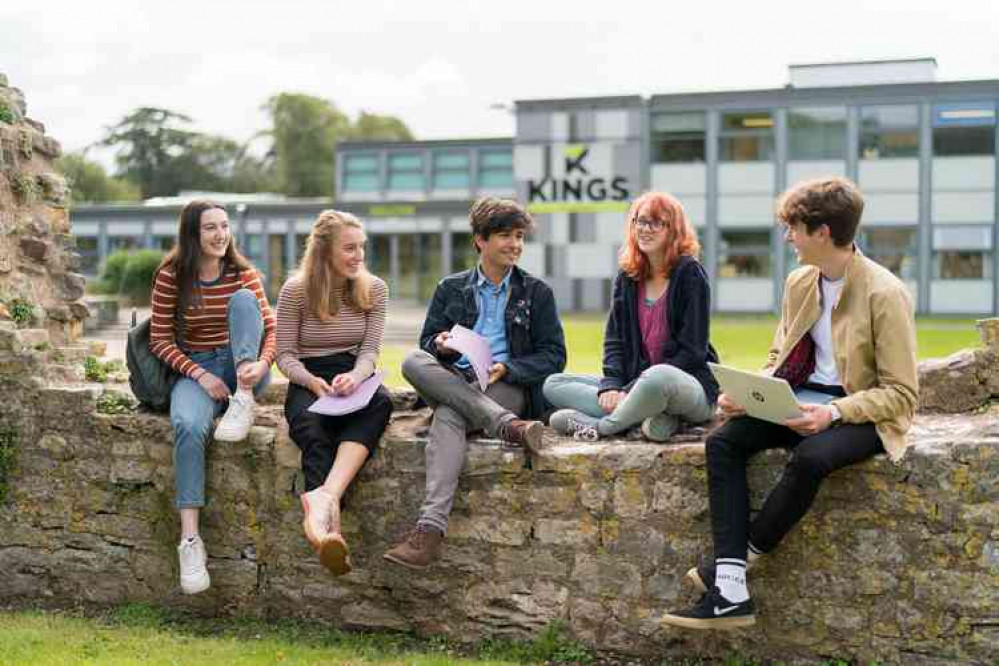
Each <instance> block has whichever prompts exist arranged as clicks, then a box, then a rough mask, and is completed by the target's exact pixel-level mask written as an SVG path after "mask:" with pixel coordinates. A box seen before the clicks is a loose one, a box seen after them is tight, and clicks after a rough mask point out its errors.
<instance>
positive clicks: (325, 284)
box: [277, 210, 392, 575]
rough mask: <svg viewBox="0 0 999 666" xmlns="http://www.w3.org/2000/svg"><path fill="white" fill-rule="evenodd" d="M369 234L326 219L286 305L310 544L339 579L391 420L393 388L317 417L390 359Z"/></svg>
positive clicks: (283, 337)
mask: <svg viewBox="0 0 999 666" xmlns="http://www.w3.org/2000/svg"><path fill="white" fill-rule="evenodd" d="M364 243H365V236H364V229H363V228H362V226H361V222H360V221H359V220H358V219H357V218H356V217H354V216H353V215H351V214H349V213H342V212H340V211H335V210H327V211H323V212H322V213H320V215H319V219H318V220H316V223H315V225H314V226H313V227H312V233H311V234H309V240H308V242H307V244H306V249H305V257H304V258H303V260H302V266H301V269H300V270H299V271H298V273H297V274H296V275H294V276H292V277H291V278H289V279H288V281H287V282H285V284H284V286H283V287H282V288H281V295H280V297H279V299H278V316H277V321H278V324H277V346H278V356H277V364H278V368H279V369H280V370H281V372H283V373H284V374H285V375H286V376H287V377H288V380H289V382H290V385H289V386H288V396H287V399H286V401H285V405H284V413H285V418H287V419H288V431H289V434H290V435H291V438H292V440H293V441H294V442H295V444H297V445H298V447H299V448H300V449H302V470H303V471H304V473H305V489H306V492H305V493H303V494H302V508H303V509H304V512H305V518H304V521H303V527H304V529H305V536H306V538H307V539H308V540H309V543H310V544H312V547H313V548H314V549H315V550H316V552H318V553H319V561H320V562H321V563H322V564H323V566H325V567H326V568H327V569H329V570H330V572H332V573H333V574H334V575H341V574H344V573H347V572H348V571H350V559H349V556H348V550H347V543H346V541H345V540H344V538H343V535H342V534H341V531H340V501H341V498H342V497H343V494H344V492H346V490H347V487H348V486H349V485H350V482H351V481H353V479H354V476H356V475H357V472H358V471H359V470H360V469H361V466H362V465H363V464H364V461H365V460H367V459H368V457H369V456H370V455H371V454H372V453H374V451H375V449H376V447H377V446H378V440H379V439H380V438H381V436H382V433H383V432H384V431H385V427H386V426H387V425H388V421H389V416H390V415H391V413H392V401H391V400H390V398H389V395H388V392H387V391H386V390H385V388H384V387H379V389H378V391H377V392H376V393H375V394H374V396H373V397H372V398H371V401H370V402H369V403H368V404H367V406H366V407H363V408H362V409H361V410H359V411H356V412H353V413H350V414H344V415H341V416H328V415H323V414H317V413H315V412H310V411H309V407H310V406H312V404H313V403H314V402H315V401H316V400H318V399H319V398H321V397H323V396H326V395H350V394H351V393H353V392H354V391H355V390H356V389H357V387H358V385H359V384H360V383H361V382H362V381H364V380H365V379H367V378H368V377H370V376H371V374H372V373H373V372H374V371H375V365H376V364H377V362H378V354H379V352H380V351H381V345H382V331H383V330H384V327H385V306H386V303H387V301H388V288H387V287H386V286H385V283H384V282H383V281H382V280H380V279H379V278H377V277H375V276H374V275H371V274H370V273H368V271H367V269H365V267H364Z"/></svg>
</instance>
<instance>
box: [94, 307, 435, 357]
mask: <svg viewBox="0 0 999 666" xmlns="http://www.w3.org/2000/svg"><path fill="white" fill-rule="evenodd" d="M135 315H136V318H137V320H138V321H142V320H143V319H144V318H146V317H148V316H149V308H135ZM423 317H424V309H423V307H422V306H415V305H413V304H412V303H391V304H389V315H388V320H387V322H386V325H385V338H384V343H385V344H387V345H396V344H398V345H410V346H415V345H416V340H417V338H418V337H419V335H420V329H421V328H422V327H423ZM131 318H132V308H128V307H123V308H121V309H120V310H119V312H118V323H117V324H114V325H112V326H107V327H105V328H102V329H100V330H98V331H93V332H91V333H90V334H88V335H85V336H84V339H86V340H99V341H101V342H103V343H104V344H106V345H107V351H106V352H105V354H104V358H105V360H111V359H122V360H124V358H125V338H126V335H127V334H128V327H129V326H130V322H131Z"/></svg>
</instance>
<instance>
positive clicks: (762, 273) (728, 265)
mask: <svg viewBox="0 0 999 666" xmlns="http://www.w3.org/2000/svg"><path fill="white" fill-rule="evenodd" d="M718 277H719V278H736V277H754V278H757V277H770V232H769V231H722V232H721V239H720V241H719V247H718Z"/></svg>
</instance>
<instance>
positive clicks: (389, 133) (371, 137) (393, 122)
mask: <svg viewBox="0 0 999 666" xmlns="http://www.w3.org/2000/svg"><path fill="white" fill-rule="evenodd" d="M350 139H351V140H352V141H412V140H413V133H412V132H410V131H409V128H408V127H406V123H404V122H402V121H401V120H399V119H398V118H396V117H395V116H382V115H379V114H377V113H368V112H367V111H361V114H360V115H359V116H358V117H357V120H356V121H355V122H354V125H353V127H351V128H350Z"/></svg>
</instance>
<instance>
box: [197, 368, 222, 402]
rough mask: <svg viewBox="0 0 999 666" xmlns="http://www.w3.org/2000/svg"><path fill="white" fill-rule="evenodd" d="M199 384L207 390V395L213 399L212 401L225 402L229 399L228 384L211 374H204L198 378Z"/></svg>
mask: <svg viewBox="0 0 999 666" xmlns="http://www.w3.org/2000/svg"><path fill="white" fill-rule="evenodd" d="M198 384H200V385H201V388H203V389H205V393H207V394H208V395H210V396H211V397H212V400H225V399H227V398H228V397H229V395H230V392H229V387H228V386H226V383H225V382H224V381H222V380H221V379H219V378H218V377H216V376H215V375H213V374H212V373H210V372H205V373H202V375H201V376H200V377H198Z"/></svg>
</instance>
